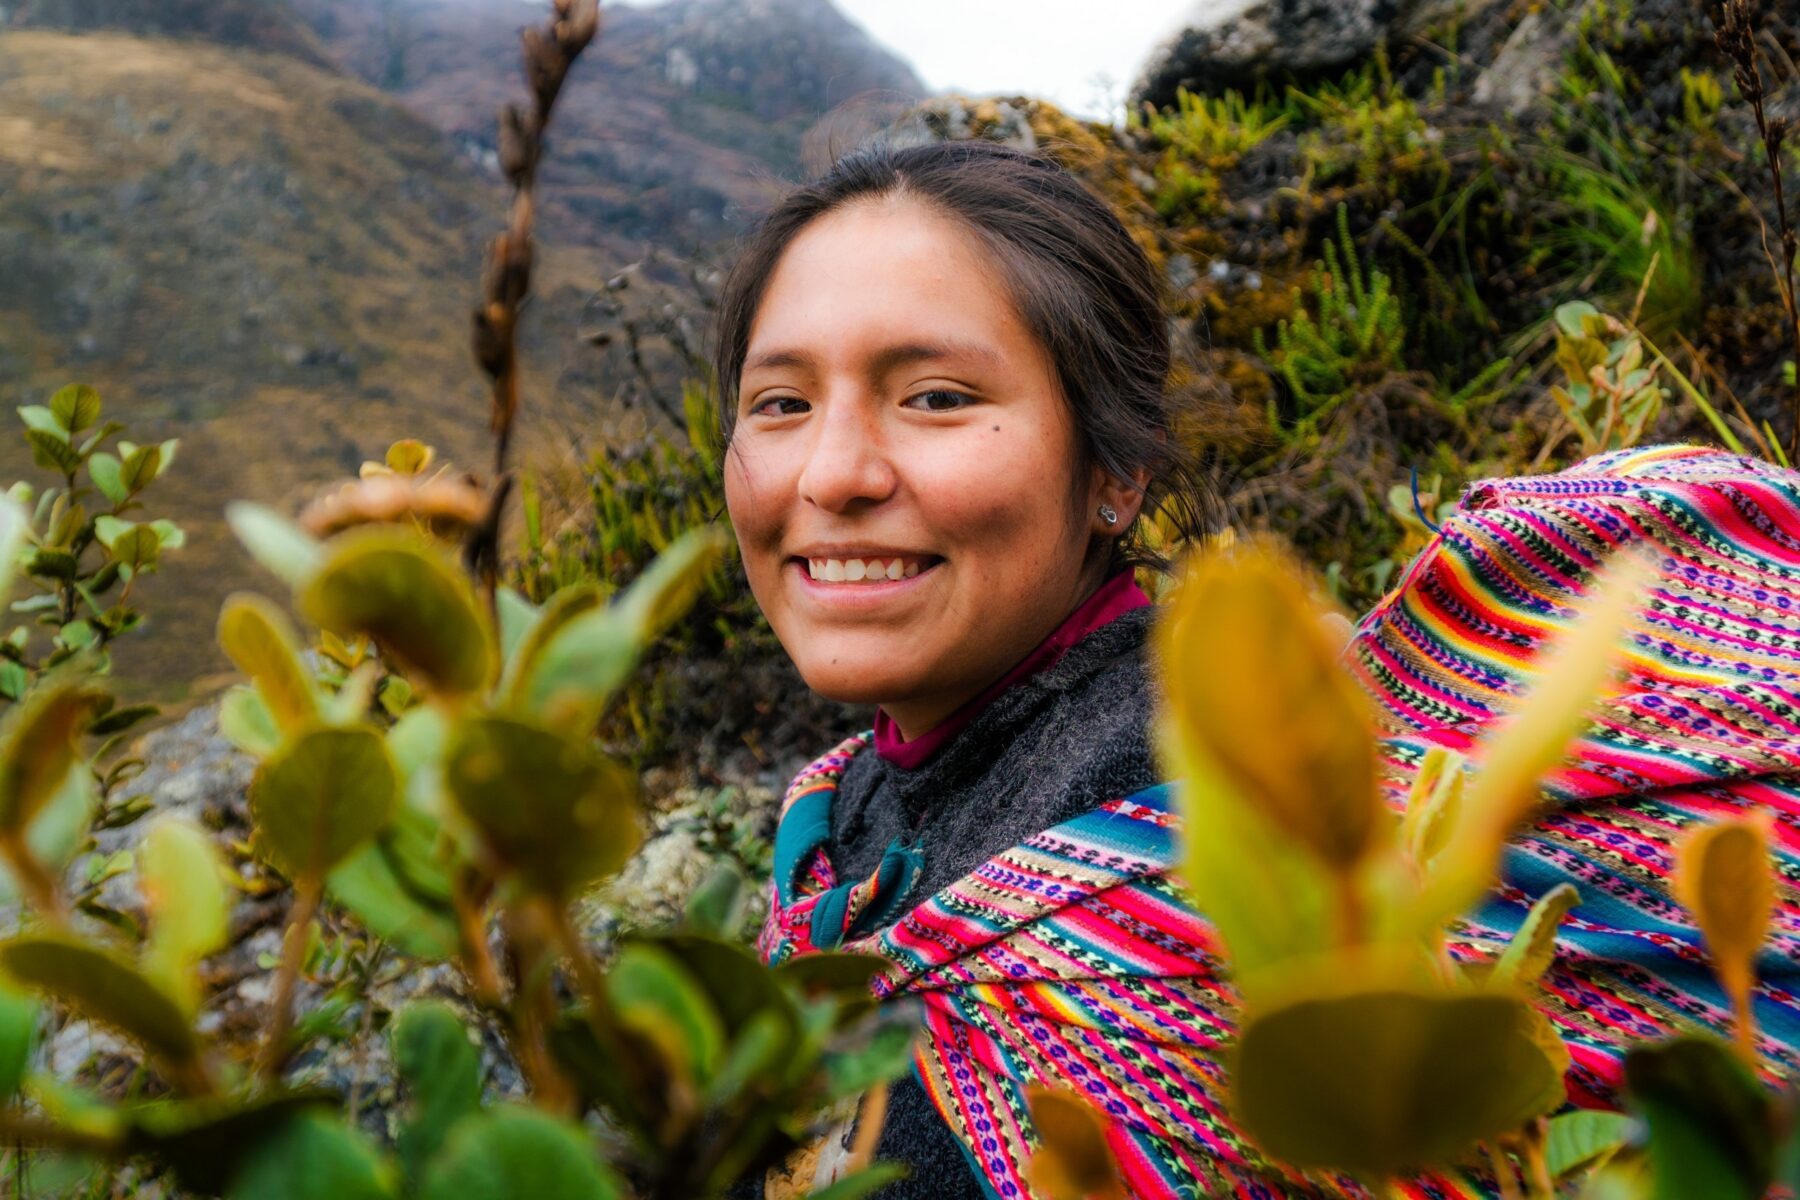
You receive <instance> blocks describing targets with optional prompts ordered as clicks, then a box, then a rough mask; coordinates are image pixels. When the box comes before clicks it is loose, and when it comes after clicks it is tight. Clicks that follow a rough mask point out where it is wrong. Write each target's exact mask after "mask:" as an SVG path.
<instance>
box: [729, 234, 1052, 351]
mask: <svg viewBox="0 0 1800 1200" xmlns="http://www.w3.org/2000/svg"><path fill="white" fill-rule="evenodd" d="M1022 338H1023V339H1025V340H1027V341H1028V340H1030V339H1029V335H1028V334H1026V332H1025V330H1024V327H1023V325H1022V324H1021V323H1020V322H1019V320H1018V318H1017V315H1016V314H1015V312H1014V311H1013V303H1012V298H1011V296H1010V295H1009V294H1008V292H1007V290H1006V288H1005V286H1004V284H1003V283H1002V282H1001V280H1000V278H999V275H998V272H997V271H996V270H995V269H994V267H993V265H992V264H991V263H990V262H989V261H987V251H986V249H985V247H984V246H983V244H982V243H981V241H980V239H978V238H977V237H975V236H974V235H973V234H972V233H971V232H970V231H969V230H968V229H967V228H966V227H965V226H963V225H962V224H961V223H960V222H959V221H957V220H955V219H953V218H950V217H946V216H944V215H942V214H941V213H938V212H936V211H935V210H933V209H931V208H930V207H928V206H926V205H924V204H920V203H917V202H913V201H894V202H884V203H880V204H877V203H863V204H855V205H848V206H846V207H845V208H842V209H839V210H836V211H833V212H831V213H828V214H826V215H825V216H822V217H820V218H818V219H817V220H815V221H814V222H812V223H811V224H810V225H808V226H807V227H806V228H805V229H803V230H801V231H800V233H799V234H798V235H796V237H795V238H794V240H793V242H792V243H790V244H789V246H788V248H787V250H786V251H784V252H783V254H782V256H781V259H780V260H779V261H778V262H777V264H776V267H775V270H774V271H773V272H772V273H771V275H770V278H769V283H768V286H767V287H766V288H765V289H764V292H763V296H762V300H761V303H760V304H759V305H758V306H757V312H756V318H755V320H754V321H753V323H752V325H751V329H750V337H749V344H748V348H747V353H746V356H745V361H744V370H746V371H750V370H755V369H774V368H783V367H787V368H793V367H799V368H805V367H808V366H817V365H819V364H820V363H821V362H823V361H825V360H828V359H832V358H841V357H843V356H844V355H846V354H855V355H856V356H858V357H860V358H863V359H874V358H879V359H881V360H882V363H881V365H883V366H886V367H892V366H897V365H903V364H906V363H912V362H922V361H928V360H932V359H937V360H948V359H952V358H955V359H961V360H965V361H968V362H969V363H970V365H978V364H980V363H983V362H984V361H985V362H986V363H987V364H989V365H991V363H992V360H994V359H996V358H1004V357H1006V356H1008V354H1009V353H1010V352H1012V351H1014V350H1017V349H1022V348H1023V343H1022V342H1021V341H1020V339H1022Z"/></svg>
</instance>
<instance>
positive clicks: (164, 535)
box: [150, 517, 187, 550]
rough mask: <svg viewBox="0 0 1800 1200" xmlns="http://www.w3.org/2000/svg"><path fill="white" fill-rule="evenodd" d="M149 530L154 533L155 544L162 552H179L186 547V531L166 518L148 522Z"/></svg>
mask: <svg viewBox="0 0 1800 1200" xmlns="http://www.w3.org/2000/svg"><path fill="white" fill-rule="evenodd" d="M150 528H152V529H154V530H155V531H156V541H157V544H158V545H160V546H161V547H162V548H163V549H164V550H179V549H181V548H182V547H183V546H185V545H187V533H186V531H184V530H183V529H182V528H181V526H179V525H177V524H176V523H175V522H173V521H171V520H169V519H168V518H167V517H162V518H158V519H157V520H154V521H152V522H150Z"/></svg>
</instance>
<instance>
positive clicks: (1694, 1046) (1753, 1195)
mask: <svg viewBox="0 0 1800 1200" xmlns="http://www.w3.org/2000/svg"><path fill="white" fill-rule="evenodd" d="M1625 1089H1626V1098H1627V1100H1628V1102H1629V1104H1630V1107H1631V1108H1632V1109H1633V1110H1634V1111H1635V1112H1637V1113H1639V1114H1641V1115H1642V1116H1643V1118H1644V1121H1645V1122H1646V1124H1648V1125H1649V1127H1650V1163H1651V1166H1652V1169H1653V1173H1654V1175H1655V1179H1656V1190H1655V1198H1656V1200H1692V1198H1693V1197H1696V1196H1705V1197H1707V1200H1760V1197H1761V1196H1762V1195H1763V1193H1764V1192H1765V1191H1766V1190H1767V1189H1768V1186H1769V1184H1770V1182H1771V1181H1772V1180H1773V1178H1774V1173H1775V1123H1774V1116H1773V1112H1772V1104H1773V1102H1772V1100H1771V1099H1770V1097H1769V1094H1768V1093H1767V1092H1765V1091H1764V1090H1763V1087H1762V1085H1761V1084H1760V1083H1759V1082H1758V1081H1757V1079H1756V1076H1755V1075H1754V1074H1752V1073H1751V1071H1750V1069H1749V1068H1748V1067H1746V1066H1745V1065H1744V1064H1743V1062H1742V1061H1741V1060H1739V1059H1738V1057H1737V1056H1736V1055H1734V1054H1733V1053H1732V1052H1731V1050H1730V1049H1729V1048H1728V1047H1727V1046H1726V1045H1725V1044H1724V1043H1722V1042H1718V1041H1714V1040H1713V1039H1711V1038H1700V1037H1687V1038H1679V1039H1676V1040H1674V1041H1669V1042H1661V1043H1657V1044H1655V1045H1649V1046H1638V1047H1636V1048H1634V1049H1633V1050H1632V1051H1631V1052H1630V1053H1629V1054H1627V1055H1626V1056H1625Z"/></svg>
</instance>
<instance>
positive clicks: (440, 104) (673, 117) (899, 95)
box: [292, 0, 925, 249]
mask: <svg viewBox="0 0 1800 1200" xmlns="http://www.w3.org/2000/svg"><path fill="white" fill-rule="evenodd" d="M292 4H293V7H294V10H295V11H296V12H297V13H298V14H299V15H300V16H301V17H302V18H303V19H304V20H305V21H306V22H307V24H308V25H309V26H310V28H311V29H312V30H313V31H314V32H316V33H317V34H318V35H319V37H320V39H321V41H322V42H323V43H324V44H325V46H326V48H327V50H328V51H329V52H330V53H331V54H332V55H333V56H334V57H335V58H336V59H337V61H338V62H340V63H341V64H342V65H343V66H344V67H345V68H346V69H348V70H350V71H352V72H354V73H356V74H357V75H358V76H360V77H361V78H363V79H365V80H367V81H369V82H371V83H375V84H378V85H380V86H382V87H385V88H388V89H389V90H391V91H392V92H393V93H394V94H395V95H397V96H399V97H400V98H401V100H402V101H404V102H405V103H406V105H407V106H408V107H409V108H411V109H412V110H413V111H414V112H416V113H418V114H419V115H420V116H422V117H424V118H425V119H426V120H427V121H429V122H430V123H431V124H433V125H435V126H436V127H438V128H439V129H442V130H444V131H445V132H447V133H449V134H451V135H452V136H453V137H455V138H456V139H457V140H458V143H459V144H460V145H462V146H463V147H465V149H467V150H468V151H469V152H470V153H472V154H474V155H475V156H477V157H482V156H485V155H488V154H491V152H492V149H493V144H494V135H493V128H494V113H495V110H496V109H497V108H498V107H499V106H500V105H501V104H503V103H505V102H506V101H508V100H511V99H513V98H514V97H515V96H516V94H517V91H518V82H517V78H518V67H517V64H518V59H517V55H516V54H514V53H513V52H512V49H511V48H512V47H513V46H514V45H516V39H517V31H518V29H519V27H520V26H522V25H524V24H526V23H527V22H534V21H537V20H539V19H540V17H541V14H540V12H539V10H538V9H537V8H536V7H535V6H529V5H520V4H510V3H496V2H493V0H378V2H377V3H365V2H364V0H292ZM602 14H603V19H602V24H601V33H600V37H599V40H598V41H596V42H595V43H594V45H593V47H592V48H591V49H590V50H589V51H588V53H587V55H585V56H584V58H583V59H582V61H581V63H580V64H578V66H577V67H576V70H575V73H574V74H573V75H572V76H571V78H570V81H569V84H568V87H567V90H566V91H565V93H564V98H563V101H562V104H561V107H560V108H559V110H558V112H557V116H556V122H555V125H554V127H553V129H552V131H551V133H552V147H551V157H550V160H549V161H548V163H547V164H546V167H545V185H546V200H547V202H548V205H549V207H548V210H547V221H548V227H549V228H550V229H551V230H552V231H554V232H555V233H557V234H558V235H559V236H560V237H562V238H564V239H565V240H580V241H587V240H590V239H591V238H593V237H594V236H595V234H596V231H599V230H606V231H608V232H610V233H612V234H615V235H618V236H623V237H629V238H634V239H642V240H645V241H648V242H651V243H654V244H658V245H661V246H664V247H671V246H672V247H675V248H679V249H688V248H693V247H698V246H703V245H706V244H708V243H711V242H715V241H717V240H718V239H720V238H722V237H726V236H729V235H730V234H732V233H734V232H736V231H737V230H739V229H741V228H742V226H743V224H744V221H745V219H746V215H747V213H750V212H754V211H755V210H756V209H758V208H760V207H761V206H763V205H765V204H767V203H768V202H769V201H770V200H772V199H773V198H774V196H775V195H777V194H778V193H779V191H780V188H781V182H780V180H781V178H783V177H786V178H793V177H796V176H797V175H798V174H800V173H801V170H802V149H803V144H804V141H805V138H806V135H807V133H808V131H809V130H810V129H812V128H813V126H814V125H815V123H817V122H818V121H819V119H820V118H821V117H823V116H824V115H825V114H826V113H827V112H828V111H830V110H832V109H834V108H837V107H838V106H840V105H845V104H850V105H851V106H852V107H857V106H867V107H869V108H870V110H871V112H870V117H869V123H870V124H873V123H875V122H877V121H884V120H885V119H886V118H888V117H890V116H892V115H895V114H897V113H898V112H899V111H900V110H902V109H904V108H905V107H907V106H909V105H910V104H911V103H912V102H913V101H914V100H916V99H918V98H919V97H921V96H923V95H925V87H924V84H923V83H921V82H920V80H919V78H918V76H917V75H916V74H915V73H914V72H913V70H912V68H911V67H909V66H907V65H906V63H905V62H903V61H902V60H901V59H900V58H898V57H897V56H895V55H894V54H893V53H892V52H890V51H888V50H887V49H885V48H884V47H882V46H881V45H880V44H879V43H877V42H875V41H874V39H872V38H871V37H870V36H869V35H868V34H867V33H865V32H864V31H863V30H862V29H861V28H860V27H859V26H857V25H855V24H853V23H852V22H851V21H849V20H848V19H847V18H845V17H844V15H843V14H842V13H841V12H839V11H838V10H837V8H836V7H835V6H834V5H832V4H831V3H830V0H672V2H671V3H667V4H661V5H656V6H654V7H649V8H632V7H629V6H614V5H611V4H608V5H606V6H604V7H603V9H602Z"/></svg>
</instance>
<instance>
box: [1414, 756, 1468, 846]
mask: <svg viewBox="0 0 1800 1200" xmlns="http://www.w3.org/2000/svg"><path fill="white" fill-rule="evenodd" d="M1465 778H1466V777H1465V775H1464V773H1463V756H1462V755H1460V754H1457V753H1456V752H1455V751H1453V750H1445V749H1444V748H1443V747H1441V746H1433V747H1431V749H1429V750H1427V751H1426V752H1425V760H1424V761H1423V762H1421V763H1420V764H1419V773H1418V774H1417V775H1416V776H1414V777H1413V783H1412V788H1411V790H1410V791H1409V792H1408V793H1407V797H1406V814H1405V816H1403V817H1402V818H1401V820H1400V842H1401V845H1402V846H1404V847H1405V849H1406V856H1407V858H1409V859H1410V860H1411V861H1412V864H1413V866H1414V867H1415V868H1417V869H1418V871H1419V872H1420V873H1421V874H1424V873H1427V872H1429V871H1430V870H1431V864H1432V862H1433V861H1435V860H1436V858H1437V856H1438V854H1439V853H1440V852H1441V851H1442V850H1443V848H1444V842H1445V840H1446V839H1447V838H1448V836H1449V833H1450V830H1451V829H1452V828H1453V827H1454V826H1455V824H1456V822H1457V820H1458V819H1460V816H1461V813H1462V803H1463V787H1464V780H1465Z"/></svg>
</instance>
